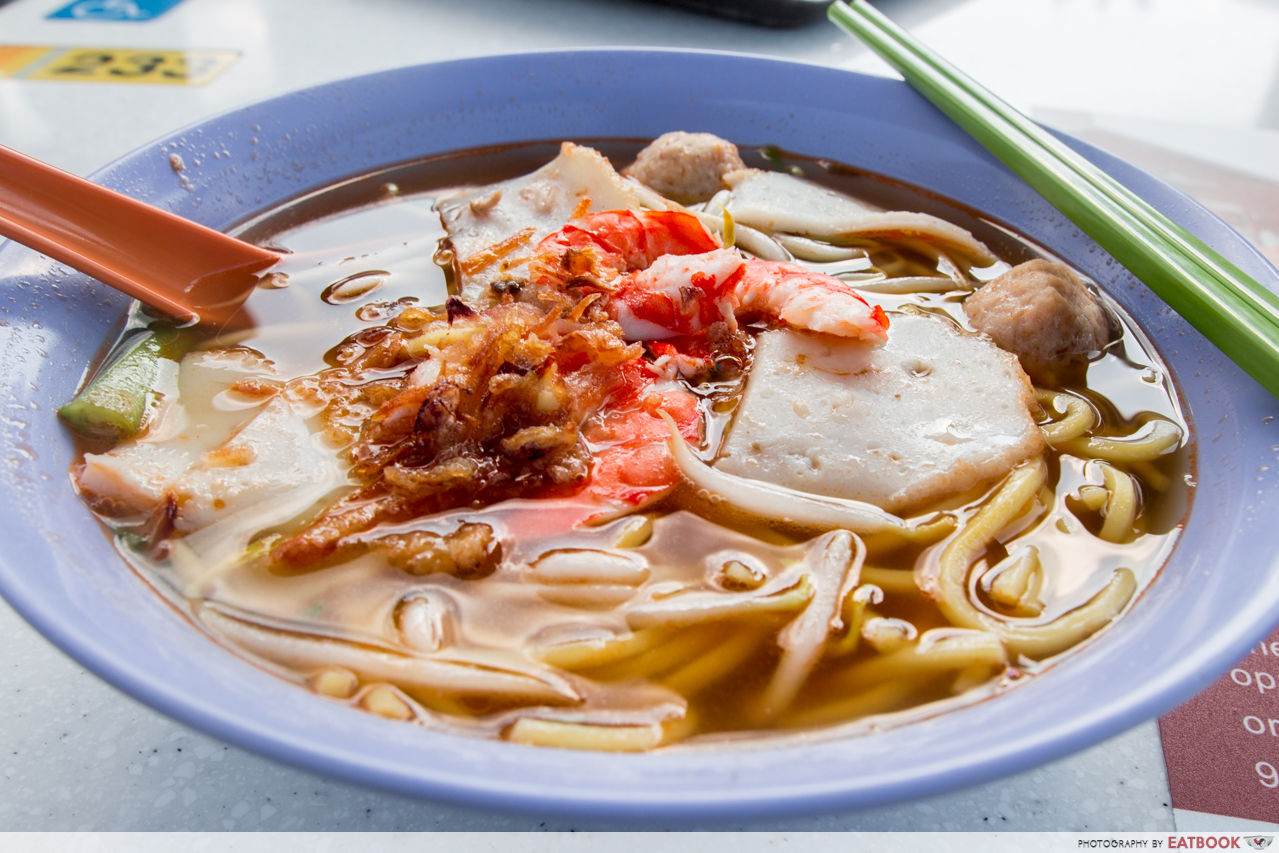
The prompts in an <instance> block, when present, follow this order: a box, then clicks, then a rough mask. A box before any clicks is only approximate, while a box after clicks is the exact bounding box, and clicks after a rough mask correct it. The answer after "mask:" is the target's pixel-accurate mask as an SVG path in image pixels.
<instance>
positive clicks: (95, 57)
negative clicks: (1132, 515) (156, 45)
mask: <svg viewBox="0 0 1279 853" xmlns="http://www.w3.org/2000/svg"><path fill="white" fill-rule="evenodd" d="M239 56H240V54H239V53H238V52H236V51H233V50H151V49H149V48H121V47H42V46H37V45H0V77H19V78H23V79H26V80H64V81H70V82H77V83H154V84H160V85H169V86H200V85H203V84H205V83H207V82H209V81H210V80H212V79H213V78H214V77H216V76H218V74H220V73H222V72H223V71H224V70H226V68H227V67H228V66H230V65H231V63H233V62H235V60H236V59H237V58H239Z"/></svg>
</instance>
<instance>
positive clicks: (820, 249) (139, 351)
mask: <svg viewBox="0 0 1279 853" xmlns="http://www.w3.org/2000/svg"><path fill="white" fill-rule="evenodd" d="M592 144H593V147H587V146H585V145H576V144H572V143H564V144H563V145H562V146H561V145H550V144H544V143H542V144H529V145H522V146H514V147H509V148H505V149H500V150H485V151H477V152H467V153H463V154H459V155H451V156H447V157H442V158H436V159H433V160H430V161H426V162H420V163H412V164H408V165H405V166H400V167H395V168H393V169H390V170H386V171H382V172H378V173H376V174H372V175H368V176H365V177H362V178H358V179H355V180H352V181H348V182H346V183H343V184H341V185H338V186H335V187H331V188H329V189H327V190H324V191H322V192H320V193H317V194H314V195H311V196H307V197H305V198H301V199H298V200H296V201H295V202H294V203H292V204H290V205H287V206H285V207H283V208H281V209H279V210H276V211H272V212H270V213H269V214H267V215H265V216H263V217H260V218H259V219H257V220H254V221H253V222H250V223H248V224H247V225H246V226H244V228H243V229H242V230H241V236H242V237H244V238H245V239H249V240H252V241H255V242H259V243H262V244H266V245H270V246H273V247H275V248H279V249H282V250H287V251H288V252H290V254H289V255H288V257H287V258H286V260H285V261H284V262H283V263H282V264H281V265H280V266H279V267H277V268H276V270H274V271H273V272H271V273H269V274H267V275H266V276H265V277H264V278H263V280H262V282H261V286H260V287H259V289H258V290H257V291H256V292H255V293H254V294H253V295H252V296H251V297H250V299H249V302H248V303H247V305H246V311H247V313H249V314H250V315H251V316H252V318H253V320H254V325H253V326H252V328H249V329H247V330H245V329H243V328H241V329H240V330H238V331H233V330H222V331H221V332H220V333H217V334H206V335H204V336H203V337H201V336H200V334H199V333H198V332H196V331H192V330H174V329H173V328H172V327H171V326H170V325H168V324H167V323H166V322H165V321H164V320H163V319H157V318H156V317H154V316H152V315H150V314H149V313H148V312H147V311H146V310H145V309H141V308H139V309H136V310H135V311H134V312H133V314H132V315H131V317H130V320H129V323H128V326H127V328H126V330H125V332H124V334H123V335H122V336H121V338H120V339H119V341H118V342H117V344H116V345H115V347H114V349H113V351H112V354H111V355H110V356H108V358H107V359H105V360H104V362H103V365H104V366H103V367H101V368H99V370H98V371H97V374H96V376H95V377H94V379H93V380H92V381H91V382H90V383H88V385H87V386H86V388H85V389H84V390H83V391H82V392H81V394H80V396H79V397H77V399H76V400H75V401H72V402H71V403H70V404H68V405H67V406H66V407H64V409H63V410H62V414H63V417H64V419H65V420H67V421H68V422H69V423H71V425H72V426H73V427H74V428H75V429H76V430H77V432H78V433H79V434H80V435H81V436H82V437H83V438H84V441H85V442H86V444H85V447H86V451H87V452H86V453H85V455H84V460H83V463H82V464H80V465H78V466H77V467H76V469H75V471H74V472H73V473H74V477H75V480H76V483H77V486H78V488H79V490H80V492H81V494H82V495H83V497H84V498H85V500H86V501H87V502H88V503H89V505H90V506H91V507H92V508H93V509H94V511H95V512H96V513H97V514H98V515H99V517H100V518H102V519H103V521H104V522H105V523H106V524H107V525H108V526H109V527H110V528H111V529H112V530H113V531H114V533H115V537H116V542H117V546H118V548H119V550H120V551H121V553H122V554H123V555H124V556H125V558H126V559H127V560H128V561H129V562H130V564H131V565H132V566H133V567H134V568H135V569H136V570H137V571H138V572H139V574H141V575H142V576H143V577H144V578H145V579H146V580H147V581H148V582H149V583H150V584H151V585H152V586H153V587H154V588H155V589H156V590H157V591H158V592H159V593H160V594H161V595H164V596H166V597H167V599H168V600H169V601H170V602H172V603H173V604H174V606H175V607H178V608H179V609H180V610H181V611H182V612H184V613H186V614H188V615H189V618H190V619H191V621H192V622H193V623H194V624H195V625H197V626H198V627H199V628H201V629H202V630H204V631H205V632H207V633H208V634H209V635H210V636H212V637H214V638H215V639H217V640H218V641H219V642H222V643H224V644H225V645H227V646H228V647H229V648H231V649H233V650H234V651H235V652H236V653H238V654H240V655H243V656H244V657H246V658H248V659H250V660H252V661H253V662H254V663H256V664H258V665H259V666H262V667H265V668H267V669H269V670H271V671H273V672H275V673H277V674H278V675H280V676H281V677H283V678H286V679H289V680H291V681H294V682H296V683H297V684H298V685H299V686H300V687H302V688H304V689H309V690H312V691H314V692H315V693H317V694H319V695H320V696H323V697H326V698H327V699H328V700H330V701H335V702H342V703H347V704H349V705H350V706H352V707H353V708H359V709H363V710H365V711H369V712H372V713H374V714H379V715H382V716H385V717H390V718H394V719H397V720H402V721H405V722H407V723H413V724H418V725H423V726H427V727H430V728H433V729H437V730H443V731H448V732H455V733H465V734H473V735H478V736H485V737H493V738H504V739H506V740H510V741H514V742H520V743H526V744H539V745H550V746H561V747H572V748H584V749H601V750H630V751H635V750H648V749H655V748H659V747H666V746H670V745H672V744H676V743H686V744H687V743H713V742H719V741H724V740H733V741H740V740H750V739H759V738H764V737H777V736H779V735H793V734H795V733H801V732H802V733H805V734H806V735H808V736H811V735H812V733H819V734H821V735H828V734H832V733H833V734H841V735H842V734H847V733H849V732H855V731H862V730H866V729H875V728H880V727H884V726H888V725H898V724H902V723H907V722H911V721H914V720H918V719H921V718H924V717H926V716H930V715H932V714H934V713H937V712H939V711H941V710H945V709H949V708H953V707H957V706H959V705H962V704H965V703H970V702H974V701H979V700H982V699H985V698H987V697H990V696H992V695H994V694H997V693H999V692H1001V691H1004V690H1008V689H1012V688H1013V687H1015V686H1016V685H1017V684H1018V683H1021V682H1023V681H1024V680H1025V679H1027V678H1030V677H1033V676H1034V674H1035V673H1036V672H1039V671H1041V670H1043V669H1044V668H1045V667H1047V666H1050V665H1051V664H1052V662H1053V661H1054V660H1056V659H1057V658H1058V657H1059V656H1060V655H1063V654H1066V653H1069V652H1071V650H1073V649H1076V648H1078V647H1079V646H1080V645H1081V644H1083V643H1085V642H1086V641H1088V640H1089V639H1090V638H1091V637H1094V636H1096V635H1097V634H1098V632H1100V631H1102V630H1103V629H1104V628H1105V627H1106V626H1107V625H1109V624H1110V623H1111V621H1113V620H1114V619H1115V618H1117V617H1119V616H1121V615H1122V614H1123V613H1124V612H1125V611H1126V610H1127V609H1128V608H1130V607H1132V606H1133V603H1134V601H1135V599H1136V598H1137V596H1138V595H1139V593H1140V591H1141V589H1142V588H1143V587H1144V586H1145V585H1146V584H1148V583H1149V582H1150V581H1151V580H1152V579H1153V578H1154V576H1155V575H1156V574H1157V572H1158V570H1159V568H1160V566H1161V565H1162V564H1163V562H1164V561H1165V560H1166V558H1167V557H1168V555H1169V554H1170V552H1171V550H1172V548H1173V546H1174V544H1175V541H1176V538H1177V534H1178V531H1179V525H1180V523H1181V520H1182V517H1183V515H1184V513H1185V510H1186V507H1187V505H1188V500H1189V492H1190V490H1191V488H1192V486H1193V481H1192V479H1191V473H1192V472H1191V470H1190V467H1189V466H1190V462H1189V460H1190V456H1189V447H1190V434H1189V431H1188V429H1187V427H1186V423H1185V419H1184V417H1183V416H1182V413H1181V408H1180V405H1179V403H1178V400H1177V398H1176V395H1175V392H1174V391H1173V387H1172V382H1171V378H1170V376H1169V374H1168V372H1167V371H1166V369H1165V368H1164V367H1163V365H1162V363H1161V362H1160V360H1159V358H1158V356H1157V355H1156V354H1155V352H1154V351H1153V349H1152V348H1151V347H1150V345H1149V343H1148V342H1147V340H1146V338H1145V337H1144V335H1143V334H1142V332H1141V331H1140V329H1138V328H1136V326H1135V325H1134V324H1133V323H1132V321H1131V320H1130V319H1129V318H1127V317H1126V316H1125V315H1124V314H1123V313H1122V312H1121V311H1120V310H1119V309H1118V308H1117V307H1116V306H1115V305H1114V303H1112V302H1110V301H1109V300H1108V299H1106V297H1105V296H1104V295H1103V294H1100V293H1098V292H1097V291H1096V290H1095V289H1094V288H1092V287H1091V286H1089V285H1088V284H1087V282H1084V281H1082V280H1081V279H1080V278H1079V277H1078V274H1077V273H1075V272H1073V271H1071V270H1070V269H1068V268H1066V267H1065V266H1064V265H1061V264H1058V263H1055V262H1053V261H1052V260H1051V258H1050V257H1048V255H1047V254H1046V253H1045V252H1044V251H1043V250H1042V249H1039V248H1037V247H1035V246H1032V245H1030V244H1029V243H1027V242H1026V241H1023V240H1021V239H1020V238H1018V237H1016V236H1015V235H1013V234H1011V233H1009V232H1007V231H1005V230H1003V229H1001V228H999V227H997V226H995V225H993V224H991V223H989V222H986V221H984V220H982V219H980V218H979V217H977V216H975V215H974V214H972V213H971V212H969V211H966V210H963V209H960V208H958V207H956V206H953V205H950V204H948V203H946V202H944V201H943V200H940V199H937V198H933V197H930V196H927V195H924V194H922V193H919V192H916V191H914V190H912V189H911V188H909V187H905V186H900V185H897V184H893V183H890V182H887V181H883V180H880V179H876V178H875V177H874V176H871V175H868V174H866V173H863V172H859V171H856V170H853V169H848V168H845V167H841V166H839V165H837V164H831V163H827V162H823V161H814V160H807V159H803V158H798V157H792V156H789V155H785V154H783V153H782V152H778V151H775V150H772V149H763V150H758V151H755V150H750V151H748V150H742V151H738V150H737V149H736V148H735V147H734V146H732V145H731V144H730V143H728V142H726V141H724V140H719V139H717V138H715V137H711V136H708V135H704V134H682V133H676V134H668V135H666V136H664V137H662V138H660V139H658V140H656V141H655V142H653V143H652V144H651V145H650V146H648V147H644V146H643V145H642V144H635V143H627V142H617V141H602V142H595V143H592ZM641 149H643V150H641ZM601 152H602V153H601ZM603 155H607V157H605V156H603ZM610 161H611V162H610ZM612 163H617V164H628V163H629V164H631V165H629V166H628V167H627V168H626V169H623V170H622V172H621V174H619V173H618V172H616V171H614V168H613V166H612Z"/></svg>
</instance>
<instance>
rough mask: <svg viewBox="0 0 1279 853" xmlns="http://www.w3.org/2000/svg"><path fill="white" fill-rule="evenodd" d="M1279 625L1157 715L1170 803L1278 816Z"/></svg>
mask: <svg viewBox="0 0 1279 853" xmlns="http://www.w3.org/2000/svg"><path fill="white" fill-rule="evenodd" d="M1276 688H1279V631H1276V632H1275V633H1273V634H1271V635H1270V637H1268V638H1267V639H1266V641H1265V642H1264V643H1260V644H1258V645H1256V646H1253V649H1252V651H1251V652H1250V653H1249V654H1248V656H1247V657H1245V658H1244V659H1243V660H1241V661H1239V663H1238V664H1236V665H1235V668H1234V669H1232V670H1231V671H1230V673H1229V674H1228V675H1226V677H1225V678H1222V679H1221V680H1220V681H1218V682H1217V683H1216V684H1214V685H1212V686H1211V687H1209V688H1208V689H1207V690H1205V691H1204V692H1203V693H1200V694H1199V695H1198V696H1196V697H1195V698H1194V699H1191V700H1190V701H1189V702H1187V703H1186V704H1184V705H1182V706H1181V707H1180V708H1178V709H1177V710H1175V711H1173V712H1172V713H1171V714H1168V715H1167V716H1166V717H1164V718H1163V719H1161V720H1160V721H1159V732H1160V734H1161V735H1162V737H1163V743H1164V760H1165V761H1166V762H1167V764H1168V785H1169V788H1171V791H1172V804H1173V806H1174V807H1175V808H1178V809H1188V810H1190V811H1196V812H1206V813H1208V814H1219V815H1229V816H1230V817H1240V818H1246V819H1248V820H1260V821H1266V822H1267V823H1279V689H1276Z"/></svg>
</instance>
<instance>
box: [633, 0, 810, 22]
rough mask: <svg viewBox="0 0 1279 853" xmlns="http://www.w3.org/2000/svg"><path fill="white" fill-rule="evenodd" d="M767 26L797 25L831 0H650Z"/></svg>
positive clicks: (662, 4) (659, 3) (650, 0)
mask: <svg viewBox="0 0 1279 853" xmlns="http://www.w3.org/2000/svg"><path fill="white" fill-rule="evenodd" d="M649 2H650V3H657V4H658V5H661V6H679V7H680V8H683V9H691V10H692V11H694V12H701V13H702V14H704V15H714V16H716V17H718V18H732V19H733V20H736V21H746V22H748V23H752V24H759V25H760V26H764V27H798V26H799V25H800V24H807V23H809V22H810V21H815V20H817V19H818V18H821V17H823V16H824V15H825V14H826V7H827V6H829V5H830V4H831V0H649Z"/></svg>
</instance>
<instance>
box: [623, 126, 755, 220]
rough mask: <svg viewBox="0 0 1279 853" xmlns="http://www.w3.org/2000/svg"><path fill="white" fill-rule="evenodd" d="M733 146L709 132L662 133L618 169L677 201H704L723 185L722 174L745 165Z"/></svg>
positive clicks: (742, 167) (688, 202) (694, 202)
mask: <svg viewBox="0 0 1279 853" xmlns="http://www.w3.org/2000/svg"><path fill="white" fill-rule="evenodd" d="M745 168H746V164H745V163H743V162H742V158H741V157H740V156H738V154H737V146H736V145H734V144H733V143H731V142H728V141H726V140H723V139H720V138H719V137H718V136H714V135H712V134H709V133H685V132H684V131H682V130H679V131H675V132H674V133H664V134H662V135H661V136H659V137H657V139H655V140H653V141H652V143H650V144H649V146H648V147H647V148H645V149H644V150H643V151H641V152H640V153H639V156H638V157H636V158H635V162H634V163H632V164H631V165H630V166H628V167H627V168H626V169H623V170H622V174H623V175H628V176H630V177H632V178H634V179H635V180H637V181H639V182H640V183H642V184H647V185H648V186H650V187H652V188H653V189H655V190H657V191H658V192H659V193H661V194H662V195H664V196H667V197H668V198H672V199H674V200H675V201H677V202H679V203H680V204H696V203H697V202H700V201H707V200H708V199H709V198H710V197H711V196H713V195H715V193H717V192H719V191H720V190H722V189H724V175H725V174H727V173H729V172H734V171H737V170H738V169H745Z"/></svg>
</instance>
